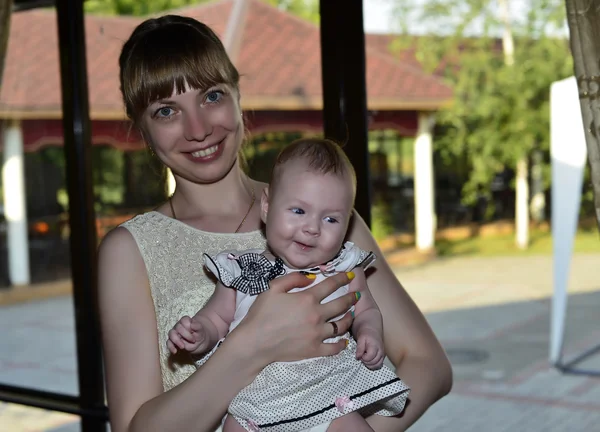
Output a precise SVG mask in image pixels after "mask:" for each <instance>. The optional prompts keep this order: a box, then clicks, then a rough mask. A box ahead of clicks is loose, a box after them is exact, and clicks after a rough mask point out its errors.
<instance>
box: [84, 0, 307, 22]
mask: <svg viewBox="0 0 600 432" xmlns="http://www.w3.org/2000/svg"><path fill="white" fill-rule="evenodd" d="M210 1H214V0H87V1H86V2H85V10H86V13H90V14H102V15H135V16H143V15H149V14H153V13H158V12H164V11H167V10H171V9H177V8H180V7H184V6H190V5H194V4H199V3H206V2H210ZM264 1H266V3H269V4H270V5H273V6H276V7H278V8H280V9H282V10H285V11H287V12H289V13H291V14H294V15H297V16H299V17H301V18H304V19H306V20H308V21H311V22H313V23H318V22H319V3H318V0H264Z"/></svg>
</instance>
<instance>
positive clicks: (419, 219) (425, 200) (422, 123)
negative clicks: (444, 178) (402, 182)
mask: <svg viewBox="0 0 600 432" xmlns="http://www.w3.org/2000/svg"><path fill="white" fill-rule="evenodd" d="M434 124H435V118H434V115H433V113H428V112H420V113H419V129H418V132H417V139H416V140H415V147H414V161H415V162H414V183H415V186H414V188H415V234H416V244H417V249H418V250H420V251H429V250H431V249H432V248H433V247H434V243H435V230H436V218H435V208H434V193H435V190H434V189H435V188H434V182H433V137H432V132H433V126H434Z"/></svg>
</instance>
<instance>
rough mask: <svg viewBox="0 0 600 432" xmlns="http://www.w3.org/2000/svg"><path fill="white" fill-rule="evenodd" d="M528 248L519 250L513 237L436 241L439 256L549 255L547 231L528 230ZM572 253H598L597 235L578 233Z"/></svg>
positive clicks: (550, 248)
mask: <svg viewBox="0 0 600 432" xmlns="http://www.w3.org/2000/svg"><path fill="white" fill-rule="evenodd" d="M529 235H530V245H529V247H528V248H527V249H525V250H520V249H519V248H517V246H516V245H515V236H514V234H510V235H502V236H495V237H474V238H468V239H463V240H439V241H437V242H436V249H437V252H438V255H439V256H528V255H551V254H552V235H551V233H550V232H548V231H540V230H532V231H530V233H529ZM573 252H574V253H600V234H599V233H598V230H597V229H590V230H580V231H579V232H577V235H576V237H575V242H574V244H573Z"/></svg>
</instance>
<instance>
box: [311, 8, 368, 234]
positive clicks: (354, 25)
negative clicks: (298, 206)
mask: <svg viewBox="0 0 600 432" xmlns="http://www.w3.org/2000/svg"><path fill="white" fill-rule="evenodd" d="M362 3H363V2H362V0H321V1H320V6H319V8H320V13H321V65H322V66H321V67H322V82H323V124H324V132H325V137H327V138H331V139H334V140H336V141H338V142H341V143H347V145H346V146H345V147H344V150H345V151H346V154H347V155H348V157H349V158H350V161H351V162H352V164H353V165H354V169H355V170H356V176H357V180H358V181H357V190H356V204H355V207H356V210H357V211H358V213H359V214H360V215H361V216H362V218H363V219H364V220H365V222H366V223H367V225H369V226H371V178H370V175H369V148H368V117H367V90H366V88H367V84H366V77H365V74H366V60H365V34H364V29H363V9H362V6H363V5H362Z"/></svg>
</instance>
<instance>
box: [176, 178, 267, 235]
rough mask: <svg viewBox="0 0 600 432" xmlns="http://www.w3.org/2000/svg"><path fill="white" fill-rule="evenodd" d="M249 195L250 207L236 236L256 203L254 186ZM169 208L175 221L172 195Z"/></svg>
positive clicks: (236, 231) (235, 232)
mask: <svg viewBox="0 0 600 432" xmlns="http://www.w3.org/2000/svg"><path fill="white" fill-rule="evenodd" d="M250 193H251V197H252V200H251V201H250V207H248V211H247V212H246V215H245V216H244V219H242V221H241V222H240V224H239V225H238V227H237V229H236V230H235V231H234V234H237V233H238V232H239V230H240V228H242V225H244V222H246V219H247V218H248V215H249V214H250V211H251V210H252V207H254V201H256V195H255V194H254V186H252V188H251V189H250ZM169 206H170V207H171V214H172V215H173V219H175V220H177V216H176V215H175V209H174V208H173V195H171V196H170V197H169Z"/></svg>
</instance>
